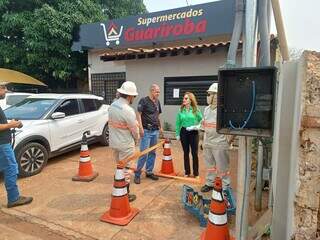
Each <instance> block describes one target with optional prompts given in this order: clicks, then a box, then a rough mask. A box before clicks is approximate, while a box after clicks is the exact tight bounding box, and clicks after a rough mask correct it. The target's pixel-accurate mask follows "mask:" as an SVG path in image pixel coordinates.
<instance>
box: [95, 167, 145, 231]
mask: <svg viewBox="0 0 320 240" xmlns="http://www.w3.org/2000/svg"><path fill="white" fill-rule="evenodd" d="M138 213H139V210H138V209H136V208H131V207H130V204H129V198H128V188H127V183H126V181H125V173H124V169H123V168H119V167H117V170H116V174H115V178H114V184H113V190H112V199H111V206H110V209H109V210H108V211H107V212H106V213H105V214H103V215H102V216H101V218H100V220H101V221H103V222H108V223H112V224H115V225H120V226H125V225H127V224H128V223H129V222H130V221H131V220H132V219H133V218H134V217H135V216H136V215H137V214H138Z"/></svg>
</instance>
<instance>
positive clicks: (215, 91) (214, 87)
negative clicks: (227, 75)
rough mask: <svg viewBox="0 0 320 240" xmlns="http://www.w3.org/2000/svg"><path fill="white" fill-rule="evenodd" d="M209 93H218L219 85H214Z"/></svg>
mask: <svg viewBox="0 0 320 240" xmlns="http://www.w3.org/2000/svg"><path fill="white" fill-rule="evenodd" d="M207 92H214V93H217V92H218V83H212V84H211V86H210V87H209V89H208V90H207Z"/></svg>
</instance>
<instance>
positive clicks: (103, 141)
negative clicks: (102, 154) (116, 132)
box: [100, 124, 109, 146]
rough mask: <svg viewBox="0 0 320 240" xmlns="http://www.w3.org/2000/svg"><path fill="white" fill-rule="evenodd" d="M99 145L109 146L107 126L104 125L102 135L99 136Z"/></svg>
mask: <svg viewBox="0 0 320 240" xmlns="http://www.w3.org/2000/svg"><path fill="white" fill-rule="evenodd" d="M100 143H101V144H102V145H103V146H109V126H108V124H106V125H105V126H104V128H103V131H102V135H101V136H100Z"/></svg>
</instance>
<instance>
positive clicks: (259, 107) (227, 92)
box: [217, 67, 277, 137]
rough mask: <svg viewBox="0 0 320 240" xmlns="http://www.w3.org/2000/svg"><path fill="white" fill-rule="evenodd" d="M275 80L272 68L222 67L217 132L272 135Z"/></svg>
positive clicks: (275, 75)
mask: <svg viewBox="0 0 320 240" xmlns="http://www.w3.org/2000/svg"><path fill="white" fill-rule="evenodd" d="M276 79H277V69H276V68H275V67H257V68H233V69H221V70H220V71H219V76H218V82H219V85H218V107H217V131H218V133H221V134H231V135H243V136H262V137H270V136H272V134H273V118H274V108H275V85H276Z"/></svg>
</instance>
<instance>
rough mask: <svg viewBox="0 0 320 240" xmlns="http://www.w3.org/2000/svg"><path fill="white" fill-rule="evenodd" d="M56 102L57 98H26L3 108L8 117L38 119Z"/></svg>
mask: <svg viewBox="0 0 320 240" xmlns="http://www.w3.org/2000/svg"><path fill="white" fill-rule="evenodd" d="M56 102H57V99H46V98H26V99H25V100H23V101H22V102H20V103H18V104H16V105H14V106H12V107H10V108H8V109H6V110H4V113H5V115H6V117H7V118H8V119H19V120H35V119H40V118H41V117H43V116H44V115H45V114H46V113H47V112H48V111H49V109H51V107H52V106H53V105H54V104H55V103H56Z"/></svg>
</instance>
